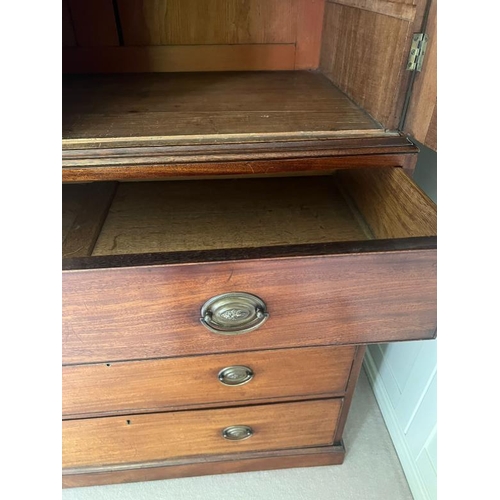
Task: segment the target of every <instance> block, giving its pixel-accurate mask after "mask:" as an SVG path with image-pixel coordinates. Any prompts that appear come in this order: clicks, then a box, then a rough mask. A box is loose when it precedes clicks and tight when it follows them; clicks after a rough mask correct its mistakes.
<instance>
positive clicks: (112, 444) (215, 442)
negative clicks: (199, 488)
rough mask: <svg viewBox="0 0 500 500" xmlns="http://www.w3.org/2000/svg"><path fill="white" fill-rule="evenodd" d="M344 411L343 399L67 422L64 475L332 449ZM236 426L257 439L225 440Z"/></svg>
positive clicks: (65, 425)
mask: <svg viewBox="0 0 500 500" xmlns="http://www.w3.org/2000/svg"><path fill="white" fill-rule="evenodd" d="M341 405H342V400H341V399H329V400H320V401H308V402H297V403H283V404H274V405H265V406H252V407H246V408H245V407H243V408H225V409H221V410H197V411H185V412H174V413H156V414H149V415H135V416H130V417H129V418H127V417H125V416H124V417H107V418H92V419H82V420H65V421H63V424H62V434H63V436H62V442H63V452H62V455H63V459H62V462H63V469H68V468H69V469H71V468H78V467H98V466H104V465H115V464H116V465H119V464H128V463H144V462H153V461H156V460H166V459H172V458H178V457H179V458H180V457H190V456H199V455H218V454H224V453H241V452H249V451H266V450H280V449H287V448H299V447H302V446H326V445H331V444H333V436H334V433H335V428H336V426H337V420H338V416H339V413H340V407H341ZM233 425H247V426H250V427H251V428H252V430H253V435H252V436H251V437H250V438H248V439H245V440H242V441H229V440H227V439H224V438H223V437H222V431H223V429H225V428H226V427H228V426H233Z"/></svg>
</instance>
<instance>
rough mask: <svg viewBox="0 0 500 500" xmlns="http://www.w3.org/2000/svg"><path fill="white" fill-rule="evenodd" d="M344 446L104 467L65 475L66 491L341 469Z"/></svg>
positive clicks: (68, 471)
mask: <svg viewBox="0 0 500 500" xmlns="http://www.w3.org/2000/svg"><path fill="white" fill-rule="evenodd" d="M344 456H345V448H344V445H343V443H341V444H339V445H334V446H321V447H316V448H302V449H292V450H281V451H268V452H258V453H255V452H254V453H238V454H232V455H217V456H212V457H197V458H190V459H179V460H170V461H168V462H158V463H154V464H151V463H150V464H139V465H130V466H128V467H120V468H113V467H101V468H92V469H86V470H84V469H81V470H78V471H77V470H67V471H65V472H63V481H62V483H63V488H74V487H81V486H96V485H105V484H116V483H131V482H138V481H154V480H159V479H174V478H180V477H192V476H206V475H212V474H227V473H233V472H250V471H258V470H274V469H288V468H293V467H315V466H320V465H339V464H341V463H342V462H343V461H344Z"/></svg>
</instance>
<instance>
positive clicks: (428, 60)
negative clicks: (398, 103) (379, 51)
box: [403, 0, 437, 151]
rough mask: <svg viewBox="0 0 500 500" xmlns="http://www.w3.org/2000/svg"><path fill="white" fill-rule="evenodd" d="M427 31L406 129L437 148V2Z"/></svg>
mask: <svg viewBox="0 0 500 500" xmlns="http://www.w3.org/2000/svg"><path fill="white" fill-rule="evenodd" d="M425 33H427V35H429V42H428V44H427V50H426V52H425V59H424V63H423V66H422V72H421V73H419V74H417V75H416V76H415V84H414V86H413V89H412V95H411V99H410V105H409V108H408V114H407V116H406V120H405V123H404V127H403V129H404V130H405V131H406V132H408V133H409V134H411V135H412V136H413V137H415V139H417V141H419V142H421V143H422V144H425V145H426V146H427V147H429V148H431V149H433V150H434V151H436V150H437V1H436V0H431V6H430V10H429V17H428V20H427V26H426V28H425Z"/></svg>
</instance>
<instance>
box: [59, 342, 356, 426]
mask: <svg viewBox="0 0 500 500" xmlns="http://www.w3.org/2000/svg"><path fill="white" fill-rule="evenodd" d="M354 352H355V347H353V346H342V347H332V346H328V347H305V348H299V349H278V350H273V351H259V352H237V353H230V354H217V355H209V356H201V357H200V356H191V357H184V358H171V359H157V360H146V361H130V362H118V363H97V364H90V365H81V366H65V367H63V377H62V381H63V416H64V417H66V418H72V417H73V418H74V417H83V416H97V415H106V414H114V415H116V414H117V413H121V414H130V413H143V412H144V411H146V410H147V411H162V410H167V409H173V408H178V407H181V409H182V407H184V408H185V407H189V406H193V405H200V406H202V405H204V406H209V405H212V406H216V405H221V404H226V405H228V406H229V405H231V406H234V405H235V404H238V403H239V402H243V401H251V400H254V401H255V400H259V399H267V398H291V399H294V400H300V399H303V398H305V397H306V396H307V397H308V398H309V399H314V397H316V398H317V397H334V396H337V397H338V396H342V395H343V394H344V392H345V389H346V385H347V381H348V378H349V373H350V370H351V366H352V361H353V356H354ZM240 404H241V403H240Z"/></svg>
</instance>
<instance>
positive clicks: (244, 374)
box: [218, 366, 253, 386]
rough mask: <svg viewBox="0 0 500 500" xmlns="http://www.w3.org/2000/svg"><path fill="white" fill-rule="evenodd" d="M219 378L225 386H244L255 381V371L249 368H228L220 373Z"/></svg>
mask: <svg viewBox="0 0 500 500" xmlns="http://www.w3.org/2000/svg"><path fill="white" fill-rule="evenodd" d="M218 377H219V381H220V382H221V383H222V384H224V385H229V386H236V385H243V384H246V383H248V382H250V380H252V379H253V370H252V369H251V368H249V367H248V366H228V367H226V368H223V369H222V370H221V371H220V372H219V375H218Z"/></svg>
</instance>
